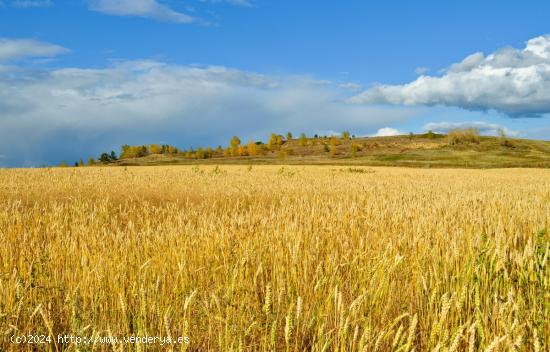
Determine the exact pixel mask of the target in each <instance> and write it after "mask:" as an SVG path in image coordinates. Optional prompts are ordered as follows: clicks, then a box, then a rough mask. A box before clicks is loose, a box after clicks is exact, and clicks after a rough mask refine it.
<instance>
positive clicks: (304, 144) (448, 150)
mask: <svg viewBox="0 0 550 352" xmlns="http://www.w3.org/2000/svg"><path fill="white" fill-rule="evenodd" d="M335 140H336V141H335ZM256 145H258V146H259V147H264V146H265V145H264V144H263V143H261V142H257V143H256ZM228 149H229V148H228ZM195 163H200V164H304V165H312V164H321V165H322V164H327V165H371V166H410V167H449V168H451V167H459V168H506V167H543V168H546V167H550V142H549V141H537V140H527V139H510V138H501V137H485V136H483V137H476V140H475V141H460V140H459V141H455V142H452V141H451V140H450V138H448V136H446V135H441V134H433V133H427V134H419V135H411V136H409V135H405V136H392V137H362V138H349V139H345V138H334V137H332V138H330V137H318V138H307V139H288V140H283V141H282V142H281V145H280V146H277V148H276V149H273V148H266V147H264V152H263V153H259V155H254V156H250V155H244V156H231V155H228V154H227V153H222V152H221V149H218V152H216V151H214V152H213V154H212V155H211V156H210V157H209V158H202V157H201V158H197V157H196V156H192V155H191V156H190V154H189V153H187V154H184V153H176V154H151V155H147V156H143V157H137V158H124V159H121V160H118V161H116V162H114V163H113V164H114V165H121V166H130V165H165V164H195Z"/></svg>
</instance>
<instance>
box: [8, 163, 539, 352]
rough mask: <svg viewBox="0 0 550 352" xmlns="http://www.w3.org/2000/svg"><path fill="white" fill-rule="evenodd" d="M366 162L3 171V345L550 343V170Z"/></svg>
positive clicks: (372, 347)
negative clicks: (359, 168)
mask: <svg viewBox="0 0 550 352" xmlns="http://www.w3.org/2000/svg"><path fill="white" fill-rule="evenodd" d="M354 170H356V169H354ZM366 170H367V172H346V171H348V170H347V169H343V170H340V169H334V168H331V167H321V166H316V167H292V166H285V167H284V168H281V166H262V167H259V166H254V167H252V168H248V167H246V166H223V167H221V168H219V167H218V168H215V167H214V166H208V167H204V166H200V167H197V166H195V167H190V166H173V167H149V168H127V169H126V168H76V169H42V170H0V333H1V334H2V337H1V338H2V340H0V350H5V351H8V350H32V348H37V349H38V350H46V351H50V350H52V351H55V350H58V351H61V350H70V351H76V350H77V346H75V345H70V344H68V345H61V344H57V343H55V344H54V343H52V344H50V345H39V346H28V345H13V344H10V343H9V341H8V340H7V339H8V338H9V336H11V335H13V334H23V333H39V332H40V333H51V334H54V335H55V334H60V333H67V334H69V333H72V334H75V335H78V334H79V335H118V336H123V335H131V334H135V335H159V336H167V335H171V336H180V335H186V336H189V337H190V339H191V343H190V344H189V345H188V346H185V347H187V348H188V349H190V350H215V351H231V350H248V351H267V350H287V351H302V350H313V351H321V350H325V351H336V350H339V351H377V350H378V351H389V350H393V351H412V350H415V351H433V350H437V351H489V350H493V351H504V350H506V351H508V350H512V351H514V350H515V351H533V350H536V349H537V348H538V349H539V351H544V350H547V348H548V345H549V343H548V339H549V336H550V332H549V329H550V328H549V322H548V316H549V314H548V313H549V305H548V302H549V298H550V297H549V291H550V290H549V287H548V285H549V282H548V277H549V276H548V270H547V263H548V260H549V258H548V257H549V256H550V249H549V234H548V233H545V232H541V230H542V229H544V228H550V170H536V169H532V170H522V169H508V170H420V169H398V168H370V169H366ZM341 171H343V172H341ZM373 171H374V172H373ZM78 347H79V348H80V350H92V346H78ZM139 348H145V346H143V345H120V346H109V345H96V346H94V347H93V350H111V349H113V350H137V349H139ZM148 350H153V351H154V350H168V348H167V347H160V346H149V347H148Z"/></svg>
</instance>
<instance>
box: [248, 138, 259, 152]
mask: <svg viewBox="0 0 550 352" xmlns="http://www.w3.org/2000/svg"><path fill="white" fill-rule="evenodd" d="M247 149H248V155H250V156H256V155H258V147H257V145H256V143H254V141H253V140H250V141H249V142H248V146H247Z"/></svg>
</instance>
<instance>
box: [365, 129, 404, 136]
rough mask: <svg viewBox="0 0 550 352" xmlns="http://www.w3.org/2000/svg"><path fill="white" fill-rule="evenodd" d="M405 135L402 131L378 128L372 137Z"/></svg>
mask: <svg viewBox="0 0 550 352" xmlns="http://www.w3.org/2000/svg"><path fill="white" fill-rule="evenodd" d="M403 134H405V133H404V132H402V131H399V130H397V129H395V128H391V127H383V128H380V129H379V130H378V131H377V132H376V134H374V135H373V137H390V136H400V135H403Z"/></svg>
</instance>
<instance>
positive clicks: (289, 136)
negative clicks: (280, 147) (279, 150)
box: [286, 131, 292, 141]
mask: <svg viewBox="0 0 550 352" xmlns="http://www.w3.org/2000/svg"><path fill="white" fill-rule="evenodd" d="M291 139H292V132H290V131H289V132H287V133H286V140H287V141H289V140H291Z"/></svg>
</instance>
